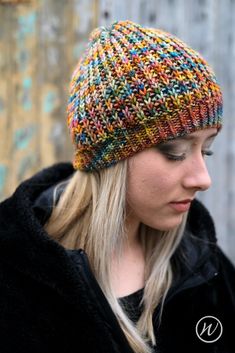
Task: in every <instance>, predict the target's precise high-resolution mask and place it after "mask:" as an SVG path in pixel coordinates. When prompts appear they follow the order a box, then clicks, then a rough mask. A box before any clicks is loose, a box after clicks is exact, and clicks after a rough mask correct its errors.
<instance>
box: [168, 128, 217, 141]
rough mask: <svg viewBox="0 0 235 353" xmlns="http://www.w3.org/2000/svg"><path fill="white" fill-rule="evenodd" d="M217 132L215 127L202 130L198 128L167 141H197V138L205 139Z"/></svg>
mask: <svg viewBox="0 0 235 353" xmlns="http://www.w3.org/2000/svg"><path fill="white" fill-rule="evenodd" d="M217 134H218V130H217V129H216V128H209V129H204V130H198V131H195V132H192V133H191V134H187V135H184V136H180V137H177V138H175V139H172V140H169V141H178V140H186V141H191V140H192V141H197V140H207V139H210V138H213V137H215V136H216V135H217Z"/></svg>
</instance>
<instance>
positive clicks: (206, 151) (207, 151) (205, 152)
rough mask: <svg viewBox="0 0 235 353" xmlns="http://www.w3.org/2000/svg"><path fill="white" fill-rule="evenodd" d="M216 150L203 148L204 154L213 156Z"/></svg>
mask: <svg viewBox="0 0 235 353" xmlns="http://www.w3.org/2000/svg"><path fill="white" fill-rule="evenodd" d="M213 154H214V152H213V151H211V150H202V155H203V156H213Z"/></svg>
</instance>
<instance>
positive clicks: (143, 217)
mask: <svg viewBox="0 0 235 353" xmlns="http://www.w3.org/2000/svg"><path fill="white" fill-rule="evenodd" d="M216 134H217V129H215V128H208V129H206V130H200V131H197V132H194V133H192V134H189V135H187V136H185V137H182V138H177V139H175V140H171V141H168V142H166V143H162V144H160V145H156V146H155V147H151V148H146V149H145V150H143V151H141V152H139V153H136V154H135V155H134V156H132V157H130V158H129V160H128V178H127V205H128V207H127V212H128V215H129V216H130V217H131V218H132V220H133V219H134V220H136V221H139V222H142V223H144V224H146V225H148V226H150V227H152V228H154V229H159V230H169V229H172V228H174V227H176V226H177V225H179V224H180V223H181V221H182V216H183V214H184V213H185V212H186V211H188V209H189V207H190V203H191V201H192V200H193V199H194V197H195V194H196V192H197V191H199V190H200V191H203V190H206V189H208V188H209V187H210V185H211V179H210V176H209V174H208V171H207V167H206V164H205V156H206V155H211V154H212V152H211V151H210V147H211V144H212V142H213V139H214V137H215V135H216Z"/></svg>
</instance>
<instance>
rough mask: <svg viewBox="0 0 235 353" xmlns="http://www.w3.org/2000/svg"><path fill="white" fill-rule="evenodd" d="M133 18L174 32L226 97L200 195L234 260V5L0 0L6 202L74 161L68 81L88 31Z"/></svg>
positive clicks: (2, 188)
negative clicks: (45, 172)
mask: <svg viewBox="0 0 235 353" xmlns="http://www.w3.org/2000/svg"><path fill="white" fill-rule="evenodd" d="M120 19H130V20H133V21H135V22H138V23H140V24H142V25H148V26H151V27H158V28H162V29H165V30H167V31H169V32H172V33H174V34H176V35H178V36H179V37H181V38H182V39H183V40H184V41H186V42H187V43H188V44H190V45H191V46H192V47H193V48H195V49H197V50H198V51H200V52H201V54H202V55H203V56H204V57H205V58H206V59H207V60H208V61H209V62H210V64H211V66H212V67H213V68H214V70H215V72H216V74H217V77H218V79H219V82H220V84H221V86H222V90H223V93H224V120H225V124H224V128H223V131H222V133H221V134H220V136H219V137H218V139H217V141H216V142H215V145H214V151H215V155H214V157H213V158H211V159H210V160H209V162H208V164H209V170H210V172H211V176H212V179H213V185H212V187H211V189H210V190H208V191H207V192H206V193H203V194H202V195H199V197H200V198H201V199H202V200H203V201H204V203H205V204H206V205H207V206H208V207H209V209H210V210H211V213H212V215H213V216H214V217H215V222H216V228H217V232H218V238H219V242H220V244H221V246H222V247H223V249H224V250H225V252H226V253H227V254H228V255H229V257H230V258H231V259H232V260H233V261H234V262H235V222H234V218H235V217H234V216H235V182H234V181H235V142H234V141H235V119H234V115H235V84H234V82H235V65H234V62H235V0H223V1H221V0H128V1H126V0H116V1H115V0H70V1H65V0H64V1H63V0H38V1H37V0H25V1H20V0H18V1H17V0H15V1H13V0H12V1H11V0H0V75H1V80H0V200H1V199H4V198H5V197H7V196H9V195H10V194H11V193H12V192H13V191H14V189H15V187H16V186H17V185H18V184H19V182H20V181H22V180H24V179H25V178H27V177H29V176H31V175H32V174H34V173H35V172H36V171H38V170H40V169H41V168H42V167H45V166H48V165H50V164H52V163H54V162H56V161H62V160H63V161H64V160H71V159H72V154H73V149H72V146H71V143H70V138H69V134H68V131H67V127H66V119H65V109H66V103H67V98H68V96H67V95H68V82H69V79H70V76H71V73H72V70H73V68H74V65H75V64H76V61H77V59H78V58H79V55H80V53H81V51H82V50H83V49H84V46H85V42H86V40H87V38H88V35H89V32H90V31H91V30H92V29H93V28H94V27H96V26H99V25H108V24H109V23H110V22H112V21H114V20H120Z"/></svg>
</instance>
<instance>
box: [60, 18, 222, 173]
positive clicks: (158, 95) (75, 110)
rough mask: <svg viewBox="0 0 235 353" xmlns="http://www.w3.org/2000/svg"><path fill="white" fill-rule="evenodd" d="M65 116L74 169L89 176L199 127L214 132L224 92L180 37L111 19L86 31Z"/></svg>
mask: <svg viewBox="0 0 235 353" xmlns="http://www.w3.org/2000/svg"><path fill="white" fill-rule="evenodd" d="M67 113H68V117H67V123H68V127H69V130H70V134H71V137H72V141H73V143H74V145H75V158H74V162H73V166H74V168H75V169H80V170H84V171H93V170H98V169H101V168H105V167H109V166H111V165H114V164H116V163H117V162H118V161H120V160H123V159H125V158H127V157H129V156H131V155H133V154H134V153H136V152H138V151H141V150H143V149H144V148H146V147H151V146H154V145H156V144H159V143H160V142H164V141H167V140H169V139H173V138H176V137H180V136H183V135H185V134H189V133H192V132H194V131H196V130H199V129H205V128H209V127H215V128H218V129H220V127H221V118H222V93H221V90H220V87H219V85H218V83H217V80H216V78H215V75H214V73H213V71H212V69H211V68H210V67H209V66H208V64H207V62H206V61H205V60H204V59H203V58H202V57H201V55H200V54H199V53H197V52H196V51H194V50H193V49H191V48H190V47H189V46H188V45H187V44H185V43H184V42H182V41H181V40H180V39H178V38H176V37H175V36H173V35H172V34H170V33H167V32H165V31H162V30H160V29H153V28H144V27H142V26H140V25H138V24H136V23H133V22H131V21H116V22H114V23H113V24H112V25H111V26H110V27H109V28H106V27H100V28H96V29H95V30H94V31H93V32H92V33H91V36H90V40H89V42H88V46H87V47H86V50H85V53H84V55H83V56H82V57H81V59H80V60H79V62H78V65H77V67H76V69H75V71H74V73H73V76H72V81H71V86H70V99H69V104H68V109H67Z"/></svg>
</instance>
